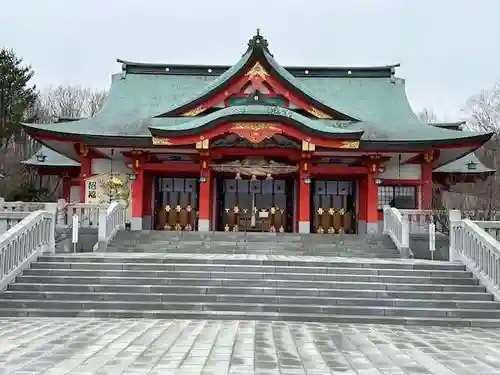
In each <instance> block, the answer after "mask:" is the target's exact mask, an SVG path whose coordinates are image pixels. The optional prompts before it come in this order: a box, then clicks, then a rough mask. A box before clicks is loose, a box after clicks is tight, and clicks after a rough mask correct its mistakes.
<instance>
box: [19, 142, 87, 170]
mask: <svg viewBox="0 0 500 375" xmlns="http://www.w3.org/2000/svg"><path fill="white" fill-rule="evenodd" d="M39 155H42V156H45V160H44V161H39V160H38V156H39ZM22 163H23V164H26V165H31V166H37V167H43V166H46V167H79V166H80V163H78V162H76V161H74V160H72V159H70V158H68V157H66V156H64V155H61V154H59V153H57V152H55V151H53V150H51V149H50V148H48V147H45V146H42V147H41V148H40V150H38V151H37V152H35V153H34V154H33V155H32V156H31V157H30V158H29V159H27V160H25V161H23V162H22Z"/></svg>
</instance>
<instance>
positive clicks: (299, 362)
mask: <svg viewBox="0 0 500 375" xmlns="http://www.w3.org/2000/svg"><path fill="white" fill-rule="evenodd" d="M6 374H17V375H21V374H24V375H27V374H44V375H48V374H51V375H62V374H71V375H84V374H102V375H104V374H106V375H110V374H112V375H118V374H123V375H132V374H144V375H146V374H149V375H160V374H161V375H163V374H185V375H194V374H207V375H208V374H213V375H222V374H261V375H264V374H269V375H274V374H276V375H278V374H279V375H288V374H290V375H299V374H308V375H320V374H370V375H371V374H392V375H396V374H435V375H452V374H470V375H478V374H500V329H480V328H439V327H411V326H410V327H401V326H388V325H361V324H319V323H290V322H287V323H285V322H254V321H240V322H238V321H190V320H175V321H171V320H145V319H141V320H135V319H130V320H115V319H62V318H61V319H59V318H53V319H49V318H39V319H27V318H12V319H11V318H9V319H0V375H6Z"/></svg>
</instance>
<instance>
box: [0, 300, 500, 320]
mask: <svg viewBox="0 0 500 375" xmlns="http://www.w3.org/2000/svg"><path fill="white" fill-rule="evenodd" d="M1 307H2V308H3V309H70V310H100V309H102V310H132V311H133V310H139V311H161V310H167V311H175V310H177V311H198V312H205V311H209V312H211V311H216V312H224V311H231V312H233V311H241V312H249V313H252V312H269V313H278V314H279V313H288V314H297V313H298V314H307V315H310V314H327V315H358V316H359V315H370V316H398V317H421V318H424V317H439V318H445V317H451V318H464V319H475V318H479V319H499V320H500V310H485V309H459V308H431V309H430V308H418V307H393V306H356V305H352V306H336V305H333V306H327V305H305V304H299V305H295V304H294V305H288V304H271V303H268V304H261V303H228V302H207V303H203V302H179V301H176V302H171V301H168V302H146V301H141V302H140V303H137V302H136V301H85V300H84V301H82V300H80V301H64V300H29V299H27V300H14V299H11V300H7V299H5V300H3V301H2V304H1ZM177 318H178V319H179V318H183V317H182V315H181V314H179V316H178V317H177Z"/></svg>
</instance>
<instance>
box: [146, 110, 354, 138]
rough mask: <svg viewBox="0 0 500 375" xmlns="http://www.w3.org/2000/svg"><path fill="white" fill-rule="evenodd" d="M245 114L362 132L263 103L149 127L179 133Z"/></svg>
mask: <svg viewBox="0 0 500 375" xmlns="http://www.w3.org/2000/svg"><path fill="white" fill-rule="evenodd" d="M245 116H253V117H254V116H265V118H266V120H269V121H272V120H273V119H274V118H275V119H276V121H278V120H280V119H281V120H283V119H284V120H286V121H293V122H295V123H296V124H298V125H299V126H300V125H304V126H305V128H309V129H310V130H312V131H315V132H321V133H328V134H338V135H344V136H346V135H350V136H351V137H353V138H359V137H360V136H361V134H362V131H361V130H359V129H355V128H353V129H347V128H343V127H339V126H331V123H329V122H328V121H324V120H315V119H311V118H308V117H305V116H303V115H301V114H299V113H297V112H294V111H291V110H289V109H287V108H282V107H274V106H265V105H236V106H233V107H227V108H224V109H221V110H219V111H216V112H212V113H210V114H208V115H206V116H200V117H194V118H193V117H191V121H189V122H182V123H177V124H168V120H167V121H166V123H163V124H161V121H162V120H166V118H156V119H153V124H154V125H153V126H151V127H150V129H151V133H155V134H159V133H161V132H178V133H181V132H185V131H189V130H192V129H197V128H200V127H202V126H205V125H208V124H211V123H214V122H217V121H219V122H220V120H227V121H229V120H233V121H238V120H239V121H241V120H244V119H245Z"/></svg>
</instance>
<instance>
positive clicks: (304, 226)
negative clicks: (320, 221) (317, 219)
mask: <svg viewBox="0 0 500 375" xmlns="http://www.w3.org/2000/svg"><path fill="white" fill-rule="evenodd" d="M299 233H311V222H310V221H299Z"/></svg>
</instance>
